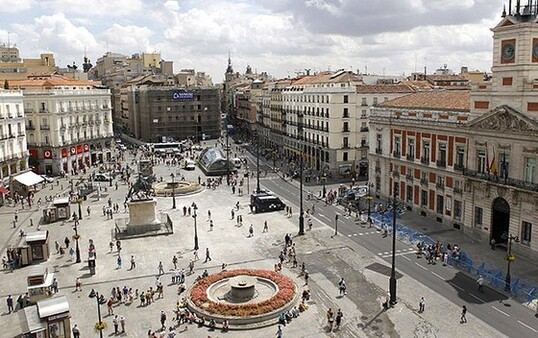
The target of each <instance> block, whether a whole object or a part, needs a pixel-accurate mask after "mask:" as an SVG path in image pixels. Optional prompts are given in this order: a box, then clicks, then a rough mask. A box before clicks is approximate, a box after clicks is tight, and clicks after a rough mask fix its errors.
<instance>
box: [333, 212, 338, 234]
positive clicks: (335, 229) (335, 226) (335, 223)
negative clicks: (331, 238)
mask: <svg viewBox="0 0 538 338" xmlns="http://www.w3.org/2000/svg"><path fill="white" fill-rule="evenodd" d="M334 235H335V236H336V235H338V214H336V215H334Z"/></svg>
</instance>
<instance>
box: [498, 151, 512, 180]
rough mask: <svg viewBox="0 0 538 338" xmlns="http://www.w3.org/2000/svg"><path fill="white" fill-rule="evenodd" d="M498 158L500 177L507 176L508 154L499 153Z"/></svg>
mask: <svg viewBox="0 0 538 338" xmlns="http://www.w3.org/2000/svg"><path fill="white" fill-rule="evenodd" d="M500 159H501V164H500V169H501V170H500V174H501V177H504V178H508V176H509V170H510V155H508V154H501V156H500Z"/></svg>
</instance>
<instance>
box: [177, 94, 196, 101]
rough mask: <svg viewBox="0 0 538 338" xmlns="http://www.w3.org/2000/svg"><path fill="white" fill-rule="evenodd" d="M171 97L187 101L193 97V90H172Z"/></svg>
mask: <svg viewBox="0 0 538 338" xmlns="http://www.w3.org/2000/svg"><path fill="white" fill-rule="evenodd" d="M172 97H173V98H174V100H179V101H188V100H193V99H194V93H193V92H174V93H173V94H172Z"/></svg>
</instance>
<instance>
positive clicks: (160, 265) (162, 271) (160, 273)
mask: <svg viewBox="0 0 538 338" xmlns="http://www.w3.org/2000/svg"><path fill="white" fill-rule="evenodd" d="M160 275H164V268H163V262H162V261H161V262H159V276H160Z"/></svg>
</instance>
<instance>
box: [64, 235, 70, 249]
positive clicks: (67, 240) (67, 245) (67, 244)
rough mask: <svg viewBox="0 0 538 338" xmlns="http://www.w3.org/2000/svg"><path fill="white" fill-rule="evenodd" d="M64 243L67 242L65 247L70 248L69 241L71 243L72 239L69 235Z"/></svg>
mask: <svg viewBox="0 0 538 338" xmlns="http://www.w3.org/2000/svg"><path fill="white" fill-rule="evenodd" d="M64 243H65V248H66V249H69V243H71V241H70V240H69V237H67V236H66V237H65V239H64Z"/></svg>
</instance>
